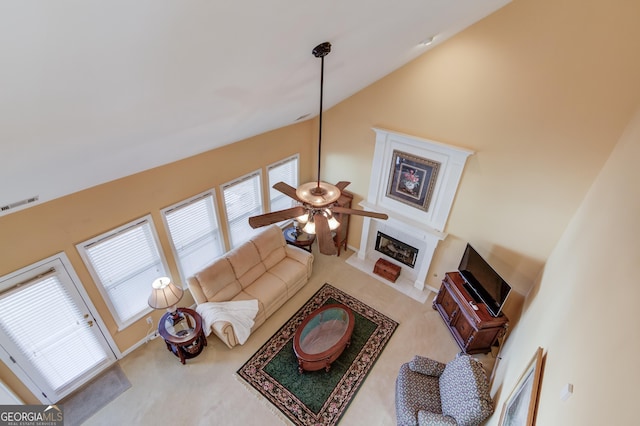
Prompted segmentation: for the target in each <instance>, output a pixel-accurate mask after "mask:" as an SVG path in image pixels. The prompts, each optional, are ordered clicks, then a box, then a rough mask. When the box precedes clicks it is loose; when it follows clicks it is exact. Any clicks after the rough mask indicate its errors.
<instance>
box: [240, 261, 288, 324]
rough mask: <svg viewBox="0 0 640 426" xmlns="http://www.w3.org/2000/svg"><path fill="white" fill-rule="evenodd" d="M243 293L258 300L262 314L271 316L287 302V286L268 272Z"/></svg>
mask: <svg viewBox="0 0 640 426" xmlns="http://www.w3.org/2000/svg"><path fill="white" fill-rule="evenodd" d="M244 292H245V293H247V294H249V295H251V296H253V297H254V298H255V299H258V300H259V301H260V302H261V303H262V305H263V306H264V313H265V315H266V316H267V317H269V316H271V314H272V313H274V312H275V311H276V310H277V309H278V308H279V307H280V306H282V304H283V303H284V302H286V301H287V299H288V298H289V297H288V294H287V285H286V284H285V283H284V281H282V280H281V279H280V278H278V277H276V276H275V275H273V274H272V273H270V272H265V273H264V274H262V275H261V276H260V277H259V278H258V279H257V280H255V281H254V283H253V284H251V285H250V286H248V287H247V288H245V289H244Z"/></svg>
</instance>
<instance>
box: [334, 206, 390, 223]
mask: <svg viewBox="0 0 640 426" xmlns="http://www.w3.org/2000/svg"><path fill="white" fill-rule="evenodd" d="M331 210H333V212H334V213H342V214H355V215H358V216H367V217H374V218H376V219H385V220H386V219H389V216H388V215H386V214H384V213H378V212H370V211H367V210H356V209H349V208H346V207H340V206H333V207H332V208H331Z"/></svg>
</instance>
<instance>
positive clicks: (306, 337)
mask: <svg viewBox="0 0 640 426" xmlns="http://www.w3.org/2000/svg"><path fill="white" fill-rule="evenodd" d="M354 324H355V317H354V316H353V312H352V311H351V309H349V308H348V307H347V306H345V305H342V304H330V305H325V306H322V307H320V308H318V309H316V310H315V311H313V312H311V313H310V314H309V316H308V317H306V318H305V319H304V321H302V324H300V326H299V327H298V329H297V330H296V334H295V335H294V336H293V351H294V352H295V354H296V357H297V358H298V371H299V372H300V373H302V372H304V371H317V370H320V369H322V368H324V369H325V370H326V371H329V369H330V368H331V363H332V362H333V361H335V360H336V359H337V358H338V357H339V356H340V355H341V354H342V352H343V351H344V350H345V348H346V347H347V346H349V343H350V342H351V334H352V333H353V326H354Z"/></svg>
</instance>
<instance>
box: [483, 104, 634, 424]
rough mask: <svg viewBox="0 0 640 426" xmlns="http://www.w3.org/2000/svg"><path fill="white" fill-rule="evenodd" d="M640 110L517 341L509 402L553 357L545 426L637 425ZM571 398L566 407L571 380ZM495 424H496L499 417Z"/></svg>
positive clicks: (546, 381) (543, 405) (559, 251)
mask: <svg viewBox="0 0 640 426" xmlns="http://www.w3.org/2000/svg"><path fill="white" fill-rule="evenodd" d="M638 158H640V110H639V111H638V113H637V114H636V116H635V119H633V120H632V121H631V123H630V125H629V127H628V130H627V132H626V133H625V134H624V136H623V137H622V138H621V140H620V142H619V143H618V144H617V145H616V148H615V150H614V151H613V153H612V155H611V157H610V158H609V160H608V161H607V163H606V164H605V166H604V168H603V169H602V172H601V173H600V174H599V175H598V177H597V179H596V180H595V182H594V184H593V186H592V187H591V189H590V190H589V192H588V194H587V196H586V197H585V199H584V201H583V203H582V205H581V206H580V208H579V209H578V211H577V212H576V214H575V216H574V217H573V219H572V220H571V221H570V223H569V226H568V227H567V229H566V231H565V232H564V234H563V236H562V238H561V239H560V241H559V242H558V244H557V245H556V247H555V248H554V250H553V252H552V253H551V256H550V257H549V259H548V261H547V264H546V266H545V268H544V271H543V272H542V273H541V275H540V278H539V281H538V283H537V285H536V286H535V287H534V289H533V291H532V292H531V294H530V295H529V297H528V299H527V303H526V305H525V310H524V314H523V316H522V318H521V320H520V323H519V325H518V326H517V328H516V329H515V330H514V331H513V334H512V335H511V336H510V337H509V339H508V340H507V342H506V344H505V348H504V350H503V353H502V355H503V357H504V358H503V361H501V364H500V367H499V368H500V370H501V376H502V377H501V378H500V379H499V380H497V381H496V384H497V385H498V386H497V387H498V389H497V391H498V392H499V394H501V396H502V398H501V399H500V401H499V405H498V406H499V407H501V403H502V401H504V399H505V397H506V395H507V394H509V392H511V389H512V388H513V386H514V383H515V382H516V381H517V379H518V377H519V375H520V374H521V373H522V370H523V369H524V368H525V366H526V364H527V362H528V361H529V359H530V358H531V357H532V356H533V353H534V352H535V349H536V348H537V347H538V346H540V347H542V348H543V349H544V351H545V353H546V358H545V363H544V370H543V373H544V377H543V381H542V389H541V393H540V403H539V408H538V421H537V424H539V425H605V424H606V425H631V424H637V423H638V419H637V410H636V409H635V404H637V402H636V400H635V399H636V398H635V389H636V388H637V381H638V378H639V377H640V365H639V364H638V361H637V354H638V351H640V340H639V339H638V333H637V331H636V330H635V327H634V326H635V325H637V324H638V319H637V310H638V309H637V301H638V300H640V286H639V285H638V282H637V279H636V275H637V269H638V265H640V250H639V243H638V236H639V235H640V222H639V221H638V218H639V217H640V186H639V185H638V182H640V171H639V169H638V167H637V160H638ZM567 383H571V384H573V386H574V394H573V396H572V397H571V398H570V399H569V400H567V401H566V402H563V401H561V400H560V393H561V390H562V388H563V387H564V385H565V384H567ZM494 417H496V418H494V419H493V421H492V422H491V423H490V424H497V416H494Z"/></svg>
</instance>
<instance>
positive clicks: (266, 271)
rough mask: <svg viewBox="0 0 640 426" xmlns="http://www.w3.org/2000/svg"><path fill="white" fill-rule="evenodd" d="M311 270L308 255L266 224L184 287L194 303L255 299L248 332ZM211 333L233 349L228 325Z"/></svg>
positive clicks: (220, 325) (304, 280) (215, 327)
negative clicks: (255, 304) (255, 313)
mask: <svg viewBox="0 0 640 426" xmlns="http://www.w3.org/2000/svg"><path fill="white" fill-rule="evenodd" d="M312 266H313V255H312V254H311V253H309V252H307V251H305V250H302V249H300V248H298V247H294V246H291V245H288V244H287V243H286V241H285V239H284V236H283V235H282V230H281V229H280V227H278V226H277V225H270V226H269V227H267V228H265V229H264V230H263V231H262V232H260V233H259V234H258V235H256V236H254V237H253V238H251V239H250V240H249V241H247V242H246V243H244V244H242V245H241V246H239V247H236V248H235V249H233V250H231V251H229V252H227V253H226V254H225V255H223V256H222V257H220V258H218V259H216V260H215V261H214V262H213V263H212V264H210V265H209V266H207V267H206V268H205V269H203V270H202V271H200V272H198V273H196V274H195V275H194V276H193V277H190V278H188V279H187V283H188V285H189V290H191V294H192V295H193V298H194V299H195V301H196V303H197V304H201V303H205V302H227V301H234V300H252V299H257V300H258V313H257V315H256V317H255V319H254V321H255V323H254V325H253V327H252V328H251V330H252V331H253V330H255V329H256V328H258V327H259V326H260V325H262V323H264V322H265V320H266V319H267V318H268V317H269V316H270V315H271V314H273V313H274V312H275V311H276V310H277V309H278V308H280V307H281V306H282V305H283V304H284V303H285V302H286V301H287V300H289V298H290V297H291V296H293V295H294V294H295V293H296V292H297V291H298V290H300V288H302V286H303V285H305V284H306V283H307V281H308V280H309V277H310V276H311V270H312ZM211 331H213V332H214V333H215V334H216V335H217V336H218V337H219V338H220V339H221V340H222V341H223V342H224V343H226V345H227V346H229V347H230V348H233V347H234V346H236V345H237V344H238V339H237V337H236V335H235V333H234V331H233V326H232V325H231V324H230V323H229V322H227V321H217V322H215V323H214V324H213V325H212V326H211Z"/></svg>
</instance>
